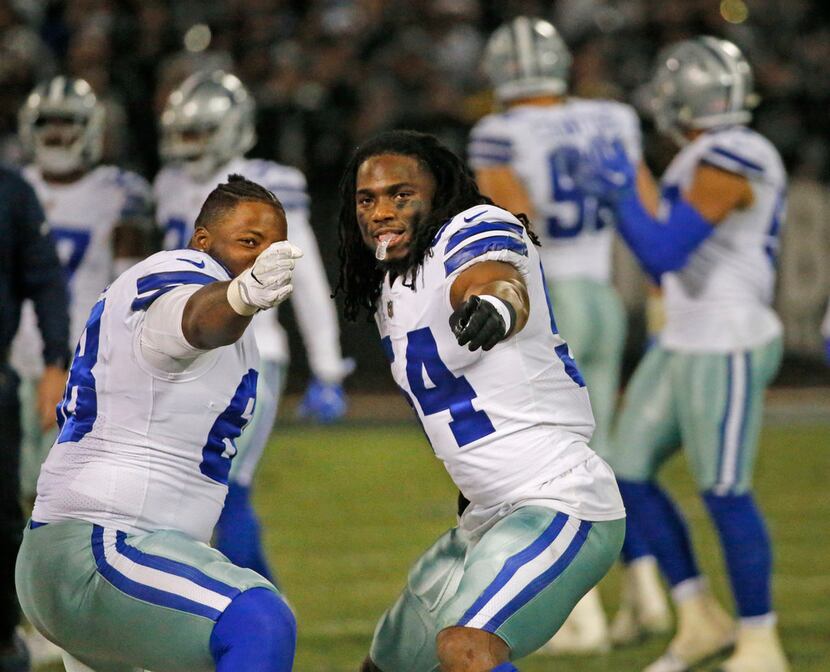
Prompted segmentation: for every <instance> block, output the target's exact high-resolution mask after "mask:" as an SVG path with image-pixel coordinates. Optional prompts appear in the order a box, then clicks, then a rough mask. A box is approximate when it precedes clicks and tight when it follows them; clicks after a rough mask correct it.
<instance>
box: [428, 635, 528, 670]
mask: <svg viewBox="0 0 830 672" xmlns="http://www.w3.org/2000/svg"><path fill="white" fill-rule="evenodd" d="M437 650H438V660H439V662H440V663H441V670H442V672H464V671H466V670H477V671H480V672H489V671H490V670H498V671H499V672H505V670H511V669H514V668H512V666H511V667H507V668H504V667H503V666H504V664H506V663H507V664H509V663H508V659H509V657H510V649H509V647H508V646H507V644H505V642H504V641H503V640H502V639H501V638H500V637H498V636H497V635H494V634H492V633H490V632H487V631H485V630H478V629H477V628H465V627H449V628H445V629H444V630H442V631H441V632H439V633H438V639H437Z"/></svg>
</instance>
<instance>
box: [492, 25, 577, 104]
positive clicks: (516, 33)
mask: <svg viewBox="0 0 830 672" xmlns="http://www.w3.org/2000/svg"><path fill="white" fill-rule="evenodd" d="M572 60H573V59H572V58H571V53H570V51H568V47H567V46H566V45H565V42H564V41H563V40H562V38H561V37H560V36H559V33H558V32H557V30H556V28H554V27H553V24H551V23H549V22H548V21H545V20H543V19H536V18H531V17H527V16H519V17H517V18H515V19H513V20H512V21H509V22H508V23H505V24H503V25H501V26H500V27H499V28H497V29H496V31H495V32H494V33H493V34H492V35H491V36H490V39H489V40H488V41H487V47H486V48H485V51H484V70H485V72H486V73H487V76H488V77H489V78H490V82H491V83H492V85H493V88H494V90H495V93H496V97H497V98H498V99H499V100H501V101H508V100H513V99H516V98H525V97H528V96H536V95H544V94H553V95H561V94H563V93H565V91H566V90H567V88H568V76H569V74H570V70H571V62H572Z"/></svg>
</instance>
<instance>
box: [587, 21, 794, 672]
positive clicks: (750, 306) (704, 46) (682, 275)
mask: <svg viewBox="0 0 830 672" xmlns="http://www.w3.org/2000/svg"><path fill="white" fill-rule="evenodd" d="M650 87H651V91H652V98H651V104H652V108H653V112H654V117H655V121H656V123H657V126H658V128H659V129H660V130H661V131H663V132H664V133H667V134H669V135H670V136H671V137H672V138H674V139H675V140H676V141H677V143H678V144H679V145H680V147H681V150H680V152H679V153H678V154H677V155H676V156H675V158H674V160H673V161H672V163H671V164H670V165H669V167H668V168H667V170H666V172H665V173H664V175H663V177H662V180H661V184H660V193H661V197H662V200H661V202H660V207H659V208H658V209H657V210H656V211H654V210H650V208H649V207H648V206H647V205H646V204H645V203H644V200H641V197H640V195H638V190H637V173H636V172H635V168H634V167H633V166H632V165H631V162H630V161H629V159H628V157H627V156H626V153H625V151H624V148H623V147H622V146H621V145H619V144H616V145H614V146H613V147H608V146H599V147H597V155H598V157H599V158H598V161H599V165H601V166H602V169H601V170H599V171H598V173H597V174H598V175H600V176H602V177H603V179H601V180H600V182H601V184H600V185H599V186H598V188H597V191H602V192H603V193H614V194H615V198H614V200H615V204H616V210H617V214H618V229H619V231H620V233H621V235H622V236H623V237H624V238H625V240H626V242H627V243H628V245H629V246H630V247H631V249H632V251H633V252H634V254H635V255H636V256H637V257H638V259H639V261H640V263H641V265H642V266H643V268H644V269H645V270H646V272H647V273H648V274H649V275H650V276H651V277H652V279H654V280H655V281H657V282H659V283H660V284H661V286H662V290H663V296H664V305H665V312H666V322H665V326H664V328H663V331H662V333H661V334H660V338H659V344H657V345H656V346H655V347H653V348H651V349H650V350H649V351H648V353H647V354H646V356H645V357H644V358H643V361H642V362H641V363H640V365H639V366H638V368H637V371H636V372H635V374H634V377H633V378H632V380H631V383H630V384H629V386H628V389H627V391H626V394H625V398H624V403H623V408H622V410H621V413H620V418H619V421H618V424H617V426H616V428H615V434H614V436H613V439H612V444H613V446H612V451H611V452H610V453H609V455H610V460H611V461H612V464H613V466H614V469H615V471H616V473H617V476H618V478H619V483H620V490H621V492H622V493H623V498H624V500H625V504H626V508H627V510H628V513H629V525H630V526H631V527H635V528H640V530H641V531H642V532H643V534H645V536H646V537H647V540H648V542H649V545H650V548H651V549H652V550H653V551H654V553H655V555H656V556H657V558H658V560H659V562H660V566H661V568H662V570H663V572H664V573H665V575H666V577H667V579H668V580H669V583H670V584H671V586H672V596H673V598H674V601H675V604H676V606H677V612H678V628H677V634H676V635H675V637H674V639H672V641H671V643H670V644H669V647H668V651H667V652H666V653H665V655H664V656H663V657H661V658H660V659H659V660H657V661H656V662H655V663H653V664H652V665H650V666H649V667H648V672H679V671H680V670H686V669H687V668H689V667H690V666H692V665H694V664H696V663H698V662H700V661H701V660H703V659H705V658H707V657H709V656H711V655H713V654H716V653H718V652H720V651H721V650H725V649H727V648H728V647H729V646H731V645H732V644H733V643H735V644H736V647H735V651H734V653H733V654H732V655H731V657H730V658H729V659H728V660H726V661H725V662H724V663H722V664H721V665H720V667H719V669H722V670H725V671H726V672H784V671H785V670H787V669H788V663H787V660H786V657H785V655H784V652H783V650H782V648H781V645H780V642H779V640H778V635H777V629H776V617H775V612H774V611H773V610H772V601H771V586H770V583H771V575H772V553H771V548H770V540H769V536H768V533H767V530H766V526H765V524H764V520H763V517H762V515H761V513H760V511H759V510H758V508H757V507H756V504H755V501H754V499H753V496H752V472H753V468H754V466H755V459H756V455H757V449H758V435H759V432H760V429H761V417H762V407H763V398H764V390H765V388H766V387H767V385H768V384H769V383H770V381H771V380H772V379H773V377H774V376H775V374H776V371H777V370H778V366H779V363H780V360H781V350H782V345H781V331H782V329H781V323H780V321H779V320H778V317H777V316H776V314H775V313H774V312H773V310H772V308H771V303H772V298H773V290H774V286H775V275H776V263H777V252H778V238H779V234H780V226H781V222H782V221H783V217H784V210H785V203H786V184H787V177H786V174H785V172H784V167H783V165H782V163H781V158H780V157H779V154H778V152H777V151H776V149H775V148H774V147H773V146H772V144H770V142H769V141H768V140H766V138H764V137H763V136H761V135H759V134H758V133H756V132H755V131H752V130H750V129H749V128H747V127H746V126H745V125H744V124H746V123H748V122H749V121H750V119H751V113H750V109H751V108H752V106H753V105H754V103H755V100H756V97H755V95H754V94H753V92H752V72H751V69H750V66H749V64H748V63H747V62H746V60H745V59H744V57H743V55H742V54H741V52H740V51H739V49H738V48H737V47H736V46H735V45H734V44H732V43H731V42H727V41H725V40H720V39H716V38H713V37H700V38H697V39H693V40H686V41H683V42H679V43H677V44H675V45H672V46H671V47H668V48H667V49H666V50H665V51H664V52H663V53H662V54H661V55H660V56H659V57H658V65H657V71H656V74H655V76H654V78H653V80H652V82H651V85H650ZM681 446H682V448H683V450H684V452H685V454H686V458H687V462H688V464H689V466H690V467H691V470H692V473H693V475H694V477H695V481H696V482H697V486H698V488H699V490H700V492H701V496H702V498H703V501H704V503H705V505H706V508H707V510H708V512H709V515H710V516H711V518H712V522H713V523H714V525H715V528H716V529H717V532H718V535H719V538H720V542H721V547H722V548H723V555H724V559H725V562H726V568H727V570H728V574H729V580H730V585H731V587H732V594H733V596H734V599H735V604H736V608H737V612H738V617H739V620H738V624H737V631H736V629H735V624H734V622H733V620H732V619H731V618H730V617H729V616H728V615H727V614H726V612H725V611H724V610H723V609H722V608H721V607H720V606H719V604H718V603H717V601H716V600H715V599H714V598H713V597H712V596H711V594H710V593H709V591H708V589H707V585H706V582H705V580H704V578H703V577H702V576H701V575H700V572H699V569H698V567H697V564H696V561H695V558H694V555H693V552H692V547H691V543H690V539H689V536H688V531H687V529H686V527H685V524H684V522H683V520H682V519H681V517H680V515H679V513H678V512H677V510H676V509H675V507H674V505H673V503H672V502H671V500H670V499H669V497H668V496H667V494H666V493H665V492H664V491H663V490H662V489H661V488H660V486H659V485H658V484H657V481H656V476H657V473H658V471H659V469H660V467H661V466H662V464H663V463H664V462H665V460H666V459H667V458H668V457H670V456H671V455H672V454H674V453H675V452H676V451H678V450H679V449H680V448H681Z"/></svg>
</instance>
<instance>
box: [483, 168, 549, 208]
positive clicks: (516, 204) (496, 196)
mask: <svg viewBox="0 0 830 672" xmlns="http://www.w3.org/2000/svg"><path fill="white" fill-rule="evenodd" d="M475 173H476V182H478V186H479V188H480V189H481V193H482V194H485V195H486V196H489V197H490V198H491V199H492V200H493V202H494V203H495V204H496V205H498V206H499V207H502V208H504V209H505V210H509V211H510V212H517V213H518V212H523V213H524V214H526V215H527V216H528V219H530V220H533V219H535V214H536V213H535V210H534V208H533V203H532V202H531V200H530V196H528V193H527V190H526V189H525V186H524V184H522V182H521V180H519V178H518V177H517V176H516V173H514V172H513V169H512V168H510V167H509V166H487V167H482V168H478V169H476V171H475Z"/></svg>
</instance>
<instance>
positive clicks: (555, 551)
mask: <svg viewBox="0 0 830 672" xmlns="http://www.w3.org/2000/svg"><path fill="white" fill-rule="evenodd" d="M578 530H579V520H577V519H575V518H574V517H573V516H568V520H566V521H565V525H564V527H563V528H562V529H561V530H560V532H559V534H558V535H556V538H555V539H554V540H553V542H552V543H551V544H550V545H549V546H548V547H547V548H546V549H545V550H544V551H542V552H541V553H540V554H539V555H537V556H536V557H535V558H533V560H531V561H530V562H528V563H527V564H524V565H522V566H521V567H520V568H519V570H518V571H517V572H516V573H515V574H514V575H513V576H511V577H510V580H509V581H508V582H507V583H505V584H504V585H503V586H502V587H501V590H499V591H498V592H497V593H496V594H495V595H493V597H491V598H490V600H489V601H487V602H486V603H485V604H484V606H482V607H481V609H479V611H478V613H477V614H476V615H475V616H473V617H472V618H471V619H470V620H469V621H467V623H465V624H464V625H465V627H468V628H482V627H484V626H485V625H486V624H487V622H488V621H489V620H490V619H491V618H493V616H495V615H496V614H497V613H499V611H501V609H502V608H504V607H505V605H507V603H508V602H510V600H512V599H513V598H514V597H516V595H518V594H519V593H520V592H521V591H522V590H524V589H525V587H527V585H528V584H529V583H531V582H532V581H533V580H534V579H535V578H536V577H538V576H539V575H541V574H543V573H544V572H545V571H546V570H547V569H549V568H550V567H552V566H553V563H555V562H556V561H557V560H558V559H559V558H560V557H561V556H562V554H563V553H564V552H565V551H566V550H567V548H568V546H570V545H571V542H572V541H573V539H574V537H575V536H576V533H577V531H578Z"/></svg>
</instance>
